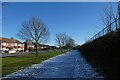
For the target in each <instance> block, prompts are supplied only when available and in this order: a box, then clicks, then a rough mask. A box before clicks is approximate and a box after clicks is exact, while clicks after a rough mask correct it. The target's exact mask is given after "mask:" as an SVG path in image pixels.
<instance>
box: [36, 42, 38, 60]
mask: <svg viewBox="0 0 120 80" xmlns="http://www.w3.org/2000/svg"><path fill="white" fill-rule="evenodd" d="M37 57H38V43H36V58H37Z"/></svg>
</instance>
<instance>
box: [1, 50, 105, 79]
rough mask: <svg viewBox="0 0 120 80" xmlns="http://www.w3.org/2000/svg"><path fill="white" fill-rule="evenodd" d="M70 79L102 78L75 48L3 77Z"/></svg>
mask: <svg viewBox="0 0 120 80" xmlns="http://www.w3.org/2000/svg"><path fill="white" fill-rule="evenodd" d="M51 78H54V79H59V78H62V79H68V78H69V79H72V80H76V79H77V80H84V79H87V80H104V77H103V76H102V75H100V73H97V72H95V69H94V68H92V67H91V66H90V65H89V64H88V63H86V61H85V59H84V58H83V57H82V56H81V55H80V53H79V52H78V51H77V50H74V51H71V52H67V53H66V54H61V55H58V56H56V57H53V58H50V59H48V60H46V61H43V62H42V63H40V64H34V65H32V66H30V67H27V68H25V69H23V70H18V71H16V72H14V73H11V74H9V75H6V76H5V77H4V78H3V79H7V80H8V79H10V80H11V79H19V80H36V79H38V80H39V79H51Z"/></svg>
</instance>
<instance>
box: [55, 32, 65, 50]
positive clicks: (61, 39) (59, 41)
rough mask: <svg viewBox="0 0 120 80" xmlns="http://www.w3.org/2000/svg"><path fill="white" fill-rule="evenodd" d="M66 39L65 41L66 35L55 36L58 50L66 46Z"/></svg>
mask: <svg viewBox="0 0 120 80" xmlns="http://www.w3.org/2000/svg"><path fill="white" fill-rule="evenodd" d="M66 39H67V35H66V34H65V33H59V34H56V39H55V40H56V43H57V45H58V46H59V48H60V49H61V48H63V47H64V46H65V44H66Z"/></svg>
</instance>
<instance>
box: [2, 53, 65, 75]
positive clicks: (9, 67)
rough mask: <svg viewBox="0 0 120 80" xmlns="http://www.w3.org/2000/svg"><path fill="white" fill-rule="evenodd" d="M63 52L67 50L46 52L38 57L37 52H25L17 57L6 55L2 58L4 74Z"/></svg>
mask: <svg viewBox="0 0 120 80" xmlns="http://www.w3.org/2000/svg"><path fill="white" fill-rule="evenodd" d="M63 53H65V52H46V53H43V54H39V55H38V57H37V58H36V57H35V54H25V55H21V56H16V57H4V58H2V76H5V75H7V74H10V73H12V72H15V71H17V70H20V69H23V68H25V67H27V66H30V65H32V64H37V63H40V62H42V61H44V60H47V59H49V58H51V57H54V56H57V55H60V54H63Z"/></svg>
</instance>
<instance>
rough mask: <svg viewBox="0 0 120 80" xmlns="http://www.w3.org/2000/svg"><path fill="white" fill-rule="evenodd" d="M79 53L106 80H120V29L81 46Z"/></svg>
mask: <svg viewBox="0 0 120 80" xmlns="http://www.w3.org/2000/svg"><path fill="white" fill-rule="evenodd" d="M79 51H80V52H81V54H82V55H83V57H85V58H86V60H87V61H88V62H89V63H90V64H91V65H92V66H93V67H95V68H97V70H98V71H101V72H102V73H103V75H104V76H105V78H106V79H109V80H115V79H119V80H120V75H119V73H120V29H119V30H117V32H111V33H109V34H107V35H105V36H103V37H100V38H98V39H96V40H94V41H92V42H90V43H87V44H84V45H82V46H80V48H79Z"/></svg>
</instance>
